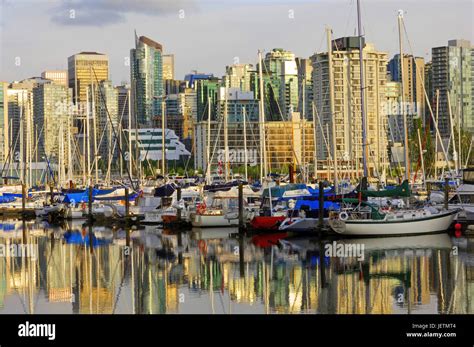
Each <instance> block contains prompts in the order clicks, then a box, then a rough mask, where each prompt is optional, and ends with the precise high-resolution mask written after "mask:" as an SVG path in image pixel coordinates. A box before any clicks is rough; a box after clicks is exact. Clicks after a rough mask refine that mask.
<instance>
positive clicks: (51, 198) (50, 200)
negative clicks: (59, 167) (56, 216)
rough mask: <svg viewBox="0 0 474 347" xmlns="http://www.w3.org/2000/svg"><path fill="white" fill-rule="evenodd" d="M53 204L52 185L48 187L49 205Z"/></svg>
mask: <svg viewBox="0 0 474 347" xmlns="http://www.w3.org/2000/svg"><path fill="white" fill-rule="evenodd" d="M53 202H54V186H53V184H50V185H49V203H50V204H51V205H52V204H53Z"/></svg>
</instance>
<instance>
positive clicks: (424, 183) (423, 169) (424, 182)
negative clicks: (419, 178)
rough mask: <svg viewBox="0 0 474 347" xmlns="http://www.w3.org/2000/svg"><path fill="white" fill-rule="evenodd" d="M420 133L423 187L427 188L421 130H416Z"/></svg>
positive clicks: (419, 145) (419, 144)
mask: <svg viewBox="0 0 474 347" xmlns="http://www.w3.org/2000/svg"><path fill="white" fill-rule="evenodd" d="M416 130H417V132H418V147H419V149H420V158H421V170H422V171H423V186H424V187H426V176H425V160H424V158H423V148H422V146H421V136H420V128H418V129H416Z"/></svg>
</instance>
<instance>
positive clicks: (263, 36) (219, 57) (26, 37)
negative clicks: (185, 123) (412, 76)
mask: <svg viewBox="0 0 474 347" xmlns="http://www.w3.org/2000/svg"><path fill="white" fill-rule="evenodd" d="M453 3H454V4H455V6H454V5H453ZM453 3H444V2H443V3H441V2H430V1H421V2H414V1H405V2H398V3H396V4H394V3H393V2H385V1H382V2H380V3H379V2H375V1H363V2H362V20H363V23H364V28H365V34H366V40H367V42H373V43H374V44H375V45H376V46H377V47H378V49H379V50H380V51H385V52H387V53H388V55H389V57H392V56H393V55H395V54H397V53H398V37H397V36H398V31H397V29H396V15H397V11H398V9H400V8H401V9H403V10H404V11H405V12H406V13H405V17H406V22H407V31H408V35H409V37H410V43H411V45H412V46H413V49H414V52H413V53H414V55H416V56H420V57H423V58H424V59H425V61H429V60H430V59H431V48H432V47H437V46H443V45H445V43H446V42H447V41H448V40H450V39H459V38H462V39H468V40H471V41H474V39H473V38H472V36H473V34H472V31H470V30H469V26H467V25H462V24H461V23H464V22H465V21H464V19H465V20H466V23H467V22H468V21H469V18H470V16H471V14H472V11H473V7H472V4H471V2H470V1H462V0H459V1H456V2H453ZM31 4H32V2H31V1H23V2H20V3H13V2H11V1H7V0H4V1H3V2H2V3H1V4H0V20H1V22H0V42H1V45H0V47H2V50H1V51H2V53H1V56H0V76H1V79H2V80H5V81H13V80H22V79H25V78H29V77H32V76H39V75H40V74H41V72H42V71H44V70H50V69H66V68H67V57H69V56H71V55H73V54H76V53H79V52H81V51H97V52H100V53H104V54H106V55H108V57H109V59H110V79H111V80H112V81H113V83H114V84H119V83H121V82H123V81H124V82H129V81H130V70H129V69H130V67H129V66H128V65H127V64H128V60H127V58H129V56H130V55H129V53H130V49H131V48H133V47H134V30H136V31H137V34H138V35H145V36H147V37H150V38H151V39H153V40H156V41H157V42H159V43H160V44H162V45H163V53H164V54H174V56H175V76H176V77H175V78H177V79H183V78H184V75H185V74H187V73H189V72H191V71H193V70H198V71H200V72H205V73H213V74H214V75H215V76H218V77H220V76H222V75H223V74H224V73H225V67H226V66H227V65H231V64H233V63H235V62H236V59H238V62H239V63H243V64H245V63H250V64H254V65H255V63H256V60H257V50H258V49H263V50H264V53H267V52H270V51H271V49H272V48H276V47H281V48H284V49H287V50H290V51H292V52H294V53H295V55H296V56H297V57H305V58H307V57H309V56H311V55H312V54H314V53H318V52H324V51H325V50H326V49H325V40H324V39H325V33H324V28H325V26H326V25H330V26H331V27H332V29H333V36H334V38H337V37H342V36H347V35H353V34H354V29H355V25H356V9H355V0H348V1H342V0H341V1H335V2H334V3H329V2H328V1H318V2H315V3H313V2H309V1H298V2H296V3H288V2H285V1H266V0H260V1H257V2H256V3H255V4H253V3H251V2H249V1H243V2H239V3H237V4H234V3H230V1H223V2H222V3H219V4H217V3H215V2H213V1H177V2H160V4H157V3H156V2H155V3H151V2H148V1H144V2H141V3H126V2H122V1H115V2H110V1H96V2H81V4H79V3H77V2H76V1H69V2H68V1H53V2H40V3H37V2H35V6H34V7H33V6H31ZM151 5H152V6H151ZM150 6H151V7H150ZM146 8H151V10H150V12H156V13H157V14H156V15H150V14H145V11H144V9H146ZM448 8H449V13H447V12H446V10H447V9H448ZM71 9H73V10H74V18H69V16H70V15H71V12H70V11H71ZM336 11H337V12H336ZM105 12H107V16H105V17H104V16H100V14H101V13H105ZM327 13H331V16H330V18H329V19H328V18H327ZM420 13H421V15H420ZM42 14H44V15H42ZM245 14H247V15H245ZM85 17H87V19H86V18H85ZM100 18H102V19H103V20H102V22H100V21H98V19H100ZM320 18H323V19H322V20H320ZM211 19H212V20H211ZM275 20H277V21H278V22H276V21H275ZM439 20H443V22H445V23H446V25H437V24H436V23H437V22H438V21H439ZM13 21H14V23H16V25H12V23H13ZM25 21H26V22H28V23H29V25H31V21H32V22H33V25H35V27H36V28H37V29H38V30H35V32H34V33H31V30H28V31H29V33H28V34H25V32H24V28H26V22H25ZM425 22H427V23H428V24H427V23H425ZM158 23H160V24H162V25H159V24H158ZM314 23H316V25H314ZM23 24H24V25H23ZM157 24H158V25H157ZM272 24H273V26H272ZM197 26H199V27H201V28H202V29H201V30H196V29H195V28H196V27H197ZM221 26H222V28H223V29H225V30H220V31H219V30H215V27H221ZM312 27H314V28H315V30H314V31H313V33H312V35H310V36H309V38H306V39H304V40H301V39H295V38H298V37H308V34H307V33H306V31H307V29H308V28H312ZM420 27H423V28H424V30H422V31H420V30H419V28H420ZM375 28H381V29H380V30H375ZM427 28H429V29H431V30H427ZM58 29H60V30H58ZM98 31H99V32H101V33H103V35H97V32H98ZM93 33H96V34H93ZM208 33H212V36H209V35H208ZM303 35H305V36H303ZM64 36H66V39H64ZM68 36H69V37H71V36H73V37H74V38H73V39H70V40H68ZM255 36H257V38H256V37H255ZM117 37H118V39H117ZM46 38H47V39H46ZM58 42H61V45H57V43H58ZM318 42H319V44H318ZM38 45H39V46H38ZM405 46H406V53H411V52H410V45H409V43H408V42H405ZM244 47H245V48H244ZM32 50H33V51H35V50H38V51H39V52H40V54H38V55H35V59H31V54H30V53H31V51H32ZM17 57H19V58H20V65H19V66H18V65H16V64H18V59H16V58H17Z"/></svg>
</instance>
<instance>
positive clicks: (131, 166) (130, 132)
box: [125, 87, 138, 184]
mask: <svg viewBox="0 0 474 347" xmlns="http://www.w3.org/2000/svg"><path fill="white" fill-rule="evenodd" d="M130 94H131V87H130V89H129V90H128V91H127V98H128V161H129V168H130V179H131V181H130V184H133V182H132V181H133V150H132V116H131V110H132V103H131V101H130ZM135 141H138V138H135ZM125 159H127V158H125Z"/></svg>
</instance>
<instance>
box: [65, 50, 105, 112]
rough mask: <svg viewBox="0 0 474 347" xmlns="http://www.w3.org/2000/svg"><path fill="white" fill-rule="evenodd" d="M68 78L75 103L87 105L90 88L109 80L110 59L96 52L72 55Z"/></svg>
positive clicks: (69, 62)
mask: <svg viewBox="0 0 474 347" xmlns="http://www.w3.org/2000/svg"><path fill="white" fill-rule="evenodd" d="M68 77H69V88H72V92H73V101H74V103H75V104H78V102H81V103H85V102H86V101H87V88H88V86H90V85H91V84H92V83H94V84H95V85H97V84H98V83H99V82H100V81H103V80H108V79H109V58H108V57H107V55H105V54H102V53H96V52H81V53H78V54H75V55H72V56H70V57H69V58H68Z"/></svg>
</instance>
